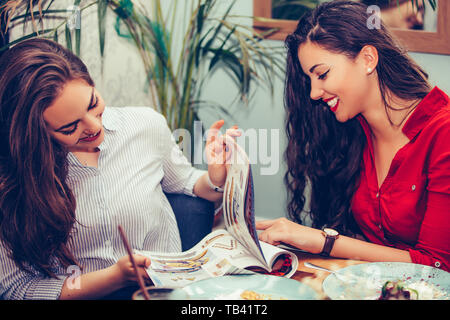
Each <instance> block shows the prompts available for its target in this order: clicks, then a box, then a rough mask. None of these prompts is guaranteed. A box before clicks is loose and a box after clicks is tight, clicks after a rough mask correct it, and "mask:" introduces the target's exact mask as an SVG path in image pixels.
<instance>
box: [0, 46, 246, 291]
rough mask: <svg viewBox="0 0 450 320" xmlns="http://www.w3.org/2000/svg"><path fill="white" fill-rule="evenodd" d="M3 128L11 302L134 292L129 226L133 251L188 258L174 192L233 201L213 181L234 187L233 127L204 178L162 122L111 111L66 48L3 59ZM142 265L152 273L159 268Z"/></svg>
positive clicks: (0, 265) (4, 261) (1, 227)
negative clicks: (230, 180)
mask: <svg viewBox="0 0 450 320" xmlns="http://www.w3.org/2000/svg"><path fill="white" fill-rule="evenodd" d="M0 122H1V126H0V131H1V132H0V295H1V296H3V298H4V299H70V298H72V299H88V298H100V297H103V296H106V295H108V294H110V293H112V292H115V291H117V290H119V289H121V288H124V287H126V286H128V285H130V284H133V283H135V280H136V279H135V273H134V270H133V267H132V265H131V263H130V261H129V258H128V256H127V254H126V251H125V248H124V247H123V244H122V243H121V241H120V238H119V234H118V231H117V226H118V225H121V226H122V227H123V228H124V230H125V232H126V233H127V235H128V238H129V242H130V245H131V246H132V247H133V249H139V250H151V251H166V252H167V251H180V250H181V243H180V235H179V232H178V228H177V223H176V220H175V217H174V213H173V211H172V209H171V206H170V204H169V202H168V200H167V198H166V197H165V195H164V193H163V190H164V191H165V192H170V193H185V194H188V195H191V196H199V197H202V198H205V199H208V200H210V201H217V200H219V199H221V198H222V193H220V192H217V191H216V190H214V189H213V188H212V187H211V185H214V186H221V185H223V184H224V182H225V179H226V168H225V165H224V164H223V163H224V162H225V161H223V160H224V158H223V157H224V155H225V154H226V153H225V151H224V149H223V148H224V143H223V140H222V137H221V136H219V135H218V134H217V133H218V131H219V130H220V128H221V127H222V125H223V121H218V122H216V123H215V124H213V126H212V128H211V129H214V130H210V132H211V134H210V136H209V138H208V141H207V147H206V150H208V152H207V156H208V163H209V166H208V172H205V171H200V170H196V169H194V168H193V167H192V165H191V164H190V163H189V162H188V161H187V159H186V158H185V157H184V156H183V155H182V153H181V151H180V150H179V148H178V147H177V145H176V144H175V142H174V140H173V138H172V135H171V132H170V130H169V128H168V126H167V124H166V121H165V119H164V117H163V116H162V115H160V114H158V113H157V112H155V111H153V110H151V109H150V108H143V107H127V108H112V107H105V103H104V101H103V100H102V98H101V96H100V94H99V92H97V90H96V89H95V86H94V82H93V81H92V79H91V77H90V76H89V73H88V71H87V68H86V66H85V65H84V64H83V62H82V61H81V60H80V59H79V58H78V57H76V56H75V55H73V54H72V53H71V52H69V51H68V50H66V49H65V48H63V47H62V46H60V45H58V44H57V43H55V42H52V41H49V40H44V39H32V40H27V41H24V42H22V43H19V44H17V45H16V46H14V47H13V48H11V49H10V50H8V51H7V52H5V53H4V54H3V56H2V58H1V59H0ZM229 134H231V135H237V132H236V131H235V130H231V131H229ZM208 180H209V181H208ZM134 258H135V260H136V263H137V265H138V268H139V270H138V271H139V272H140V273H141V274H142V275H144V276H145V277H147V275H146V273H145V268H146V267H148V266H149V264H150V261H148V259H146V258H145V257H142V256H139V255H135V256H134Z"/></svg>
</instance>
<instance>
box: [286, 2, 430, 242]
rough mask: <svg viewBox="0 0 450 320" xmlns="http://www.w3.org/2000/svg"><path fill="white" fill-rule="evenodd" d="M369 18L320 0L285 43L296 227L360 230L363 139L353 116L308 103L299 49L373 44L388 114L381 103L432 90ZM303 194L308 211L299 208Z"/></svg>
mask: <svg viewBox="0 0 450 320" xmlns="http://www.w3.org/2000/svg"><path fill="white" fill-rule="evenodd" d="M369 16H370V14H369V13H367V6H366V5H364V4H361V3H358V2H354V1H333V2H325V3H322V4H320V5H319V6H317V8H316V9H315V10H313V11H311V12H308V13H307V14H305V15H304V16H303V17H302V18H301V19H300V21H299V23H298V25H297V28H296V30H295V31H294V32H293V33H292V34H290V35H289V36H287V38H286V40H285V45H286V47H287V65H286V79H285V98H284V99H285V101H284V103H285V108H286V111H287V118H286V133H287V137H288V146H287V150H286V153H285V157H286V161H287V166H288V170H287V172H286V174H285V177H284V181H285V184H286V186H287V189H288V196H289V200H288V214H289V216H290V217H291V219H293V220H294V221H297V222H299V223H302V219H303V220H305V219H304V214H305V213H306V214H309V216H310V218H311V220H312V225H313V227H315V228H321V227H323V226H328V227H333V228H335V229H337V230H339V231H340V232H342V233H346V234H352V233H354V232H358V229H357V228H356V224H355V222H354V219H353V214H352V212H351V201H352V198H353V195H354V193H355V191H356V189H357V188H358V182H359V176H360V172H361V165H362V154H363V150H364V147H365V144H366V138H365V135H364V132H363V129H362V127H361V125H360V123H359V121H358V119H357V118H353V119H351V120H349V121H347V122H345V123H340V122H338V121H337V120H336V117H335V115H334V114H333V112H332V111H331V110H330V108H329V107H328V106H327V105H326V103H324V102H323V101H322V99H319V100H313V99H311V98H310V91H311V83H310V79H309V77H308V76H307V75H306V74H305V73H304V72H303V70H302V68H301V64H300V61H299V57H298V49H299V46H300V45H301V44H302V43H305V42H307V41H310V42H312V43H315V44H317V45H320V46H321V47H322V48H324V49H326V50H328V51H330V52H333V53H336V54H343V55H345V56H346V57H348V58H349V59H355V58H356V57H357V56H358V54H359V52H360V51H361V49H362V48H363V47H364V46H365V45H372V46H374V47H375V48H376V49H377V50H378V55H379V61H378V65H377V67H376V71H377V74H378V79H379V81H378V84H379V88H380V92H381V96H382V98H383V101H384V104H385V107H386V109H388V108H391V109H393V108H392V107H390V106H389V103H388V102H387V101H388V99H386V97H390V95H391V94H393V95H395V96H397V97H399V98H402V99H407V100H417V99H423V98H424V97H425V96H426V95H427V94H428V92H429V91H430V90H431V87H430V85H429V83H428V81H427V79H428V75H427V73H426V72H425V71H423V70H422V69H421V68H420V67H419V66H418V65H417V64H416V63H415V62H414V61H412V60H411V59H410V58H409V56H408V55H407V53H406V52H405V50H404V49H402V48H401V47H400V46H399V45H398V44H397V42H396V41H395V40H394V38H393V36H392V35H391V34H390V32H389V31H388V30H387V29H386V27H385V26H384V25H383V23H381V28H380V29H369V28H368V27H367V19H368V17H369ZM412 111H413V110H411V112H412ZM308 186H310V189H309V188H308ZM308 190H310V192H311V193H310V204H309V210H308V208H307V207H306V206H305V203H306V197H307V196H309V195H307V194H306V193H307V191H308Z"/></svg>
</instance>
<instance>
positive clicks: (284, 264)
mask: <svg viewBox="0 0 450 320" xmlns="http://www.w3.org/2000/svg"><path fill="white" fill-rule="evenodd" d="M261 249H262V251H263V252H264V256H265V257H266V258H267V262H268V264H269V265H270V266H271V269H270V271H271V272H270V274H273V275H278V276H283V277H287V278H290V277H291V276H293V275H294V273H295V272H296V271H297V269H298V258H297V256H296V255H295V254H294V253H292V252H290V251H288V250H285V249H282V248H279V247H277V246H273V245H271V244H268V243H265V242H262V241H261ZM277 262H280V263H277Z"/></svg>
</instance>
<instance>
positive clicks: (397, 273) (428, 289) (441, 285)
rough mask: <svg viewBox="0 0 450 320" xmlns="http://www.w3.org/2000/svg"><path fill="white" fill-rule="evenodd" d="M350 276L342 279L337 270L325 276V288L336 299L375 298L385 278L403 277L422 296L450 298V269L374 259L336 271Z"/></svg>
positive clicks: (422, 297) (392, 279) (393, 279)
mask: <svg viewBox="0 0 450 320" xmlns="http://www.w3.org/2000/svg"><path fill="white" fill-rule="evenodd" d="M337 272H338V273H339V274H342V275H345V276H347V278H349V277H350V279H352V280H354V282H352V281H351V280H350V283H349V282H346V281H342V280H340V279H338V278H337V277H336V276H335V275H334V274H330V275H329V276H328V277H326V278H325V280H324V281H323V284H322V289H323V291H324V292H325V294H326V295H327V296H328V297H329V298H331V299H333V300H375V299H378V297H379V296H380V294H381V288H382V286H383V284H384V283H385V282H386V281H396V280H401V281H404V282H405V285H406V286H407V287H408V286H409V287H411V288H414V289H418V291H419V299H421V300H422V299H423V300H428V299H432V300H448V299H450V273H448V272H446V271H444V270H440V269H437V268H433V267H430V266H425V265H420V264H414V263H405V262H374V263H363V264H358V265H354V266H349V267H346V268H343V269H340V270H338V271H337Z"/></svg>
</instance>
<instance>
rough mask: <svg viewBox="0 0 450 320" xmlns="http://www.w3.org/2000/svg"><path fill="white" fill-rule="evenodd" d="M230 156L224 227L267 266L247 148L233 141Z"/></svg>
mask: <svg viewBox="0 0 450 320" xmlns="http://www.w3.org/2000/svg"><path fill="white" fill-rule="evenodd" d="M232 145H233V146H234V148H233V149H232V153H231V159H228V160H227V161H229V164H230V166H229V169H228V174H227V180H226V182H225V187H224V195H223V214H224V222H225V227H226V229H227V231H228V232H230V234H231V235H232V236H233V237H234V238H235V239H237V240H238V241H239V242H241V244H242V245H244V246H245V247H246V248H247V250H248V251H249V252H250V253H251V254H252V255H253V256H255V257H256V258H257V259H258V260H259V261H260V262H261V263H263V264H264V265H265V268H266V269H270V265H269V264H268V263H267V262H266V259H265V257H264V253H263V251H262V250H261V246H260V242H259V239H258V234H257V232H256V228H255V213H254V191H253V190H254V189H253V177H252V172H251V166H250V162H249V160H248V157H247V155H246V153H245V151H244V150H243V149H242V148H241V147H240V146H239V145H238V144H236V143H233V144H232Z"/></svg>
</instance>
